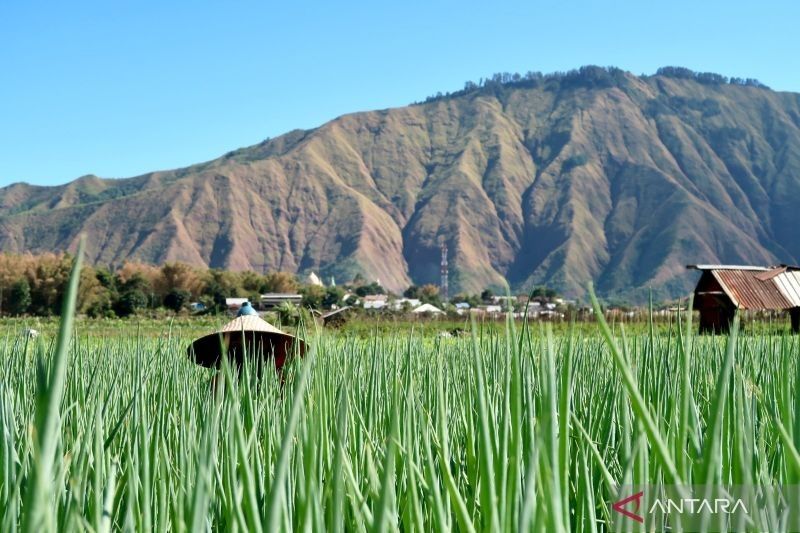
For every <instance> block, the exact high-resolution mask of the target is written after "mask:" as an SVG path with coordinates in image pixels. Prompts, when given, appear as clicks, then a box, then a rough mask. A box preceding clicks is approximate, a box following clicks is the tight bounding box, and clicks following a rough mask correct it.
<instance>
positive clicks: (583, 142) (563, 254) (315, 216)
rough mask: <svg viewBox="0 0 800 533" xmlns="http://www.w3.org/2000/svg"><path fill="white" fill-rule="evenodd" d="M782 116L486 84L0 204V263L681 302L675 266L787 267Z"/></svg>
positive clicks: (710, 88)
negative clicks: (210, 156) (84, 260)
mask: <svg viewBox="0 0 800 533" xmlns="http://www.w3.org/2000/svg"><path fill="white" fill-rule="evenodd" d="M798 200H800V95H798V94H795V93H785V92H775V91H772V90H770V89H768V88H766V87H764V86H763V85H760V84H759V83H757V82H755V81H752V80H746V81H743V80H738V79H732V80H728V79H727V78H723V77H722V76H718V75H714V74H696V73H693V72H691V71H688V70H686V69H680V68H665V69H661V70H660V71H659V72H658V73H657V74H656V75H652V76H634V75H632V74H630V73H627V72H623V71H621V70H619V69H614V68H608V69H605V68H599V67H584V68H582V69H580V70H577V71H572V72H569V73H564V74H552V75H546V76H542V75H540V74H529V75H526V76H517V75H514V76H510V75H501V76H495V77H494V78H492V79H490V80H486V81H482V82H481V83H480V84H473V83H468V84H467V86H466V87H465V89H464V90H462V91H458V92H456V93H453V94H449V95H443V96H442V95H440V96H437V97H434V98H430V99H428V100H427V101H425V102H423V103H418V104H414V105H410V106H407V107H401V108H396V109H388V110H382V111H371V112H363V113H355V114H351V115H345V116H342V117H339V118H337V119H335V120H332V121H331V122H328V123H327V124H324V125H322V126H320V127H319V128H316V129H313V130H308V131H300V130H297V131H292V132H289V133H287V134H285V135H282V136H280V137H277V138H275V139H271V140H267V141H264V142H262V143H260V144H258V145H255V146H251V147H248V148H243V149H240V150H236V151H234V152H230V153H228V154H226V155H225V156H223V157H221V158H219V159H215V160H213V161H209V162H206V163H202V164H198V165H194V166H191V167H187V168H183V169H179V170H172V171H165V172H153V173H150V174H145V175H143V176H138V177H134V178H129V179H100V178H97V177H95V176H85V177H82V178H80V179H77V180H75V181H73V182H71V183H68V184H66V185H63V186H57V187H36V186H31V185H27V184H24V183H18V184H13V185H10V186H8V187H5V188H3V189H0V249H2V250H4V251H14V252H21V251H33V252H39V251H47V250H60V249H69V248H70V247H72V246H74V245H75V243H76V241H77V239H78V236H79V234H80V233H86V234H88V236H89V238H88V247H87V252H88V258H89V260H91V261H93V262H95V263H102V264H111V265H118V264H121V263H122V262H123V261H125V260H127V259H137V260H142V261H147V262H153V263H161V262H164V261H171V260H180V261H185V262H188V263H191V264H194V265H210V266H212V267H223V268H228V269H235V270H244V269H253V270H256V271H265V270H286V271H293V272H308V271H311V270H313V271H316V272H319V273H321V274H322V275H323V277H325V278H327V277H328V276H335V277H336V279H338V280H340V281H341V280H348V279H350V278H352V277H353V275H354V274H356V273H362V274H363V275H364V276H365V277H366V278H367V279H375V278H378V279H379V280H380V281H381V283H383V284H384V285H385V286H387V287H389V288H390V289H393V290H401V289H403V288H404V287H406V286H408V285H409V284H411V283H412V282H413V283H418V284H419V283H430V282H433V283H437V282H438V279H439V259H440V253H439V242H440V239H443V240H444V241H445V242H446V243H447V244H448V247H449V262H450V286H451V293H454V292H455V291H456V290H463V291H470V292H473V291H478V290H480V289H482V288H484V287H486V286H496V287H499V286H501V285H502V284H503V283H504V280H507V281H508V282H509V283H510V285H511V287H512V288H513V289H520V290H521V289H526V288H530V287H532V286H534V285H539V284H547V285H548V286H551V287H554V288H558V289H560V290H561V291H563V292H564V293H566V294H568V295H573V296H576V295H582V294H583V293H584V289H585V284H586V282H587V281H589V280H594V281H595V285H596V287H597V289H598V292H599V293H600V294H602V295H606V296H608V295H615V296H620V297H627V298H630V299H635V300H641V299H642V298H643V297H646V292H645V291H642V290H641V289H642V288H644V287H652V288H653V289H654V290H655V294H656V296H658V297H672V296H677V295H684V294H686V293H687V292H688V291H689V290H690V289H691V288H692V286H693V283H694V281H695V279H694V276H693V275H692V274H691V273H687V272H686V270H685V265H686V264H687V263H696V262H706V263H716V262H728V263H753V264H775V263H797V262H798V261H800V232H798V231H797V228H798V227H800V209H798Z"/></svg>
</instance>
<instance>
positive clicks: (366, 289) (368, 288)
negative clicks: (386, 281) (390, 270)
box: [356, 281, 386, 298]
mask: <svg viewBox="0 0 800 533" xmlns="http://www.w3.org/2000/svg"><path fill="white" fill-rule="evenodd" d="M356 294H357V295H358V296H360V297H362V298H363V297H364V296H368V295H370V294H386V289H384V288H383V287H381V285H380V283H378V282H377V281H373V282H372V283H370V284H369V285H362V286H361V287H359V288H357V289H356Z"/></svg>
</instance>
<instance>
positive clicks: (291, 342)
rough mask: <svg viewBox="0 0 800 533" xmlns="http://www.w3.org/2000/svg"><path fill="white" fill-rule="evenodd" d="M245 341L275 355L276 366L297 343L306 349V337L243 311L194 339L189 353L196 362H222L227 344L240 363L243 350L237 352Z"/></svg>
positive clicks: (253, 347)
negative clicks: (210, 331) (220, 326)
mask: <svg viewBox="0 0 800 533" xmlns="http://www.w3.org/2000/svg"><path fill="white" fill-rule="evenodd" d="M220 341H221V343H222V344H220ZM243 342H245V343H247V345H248V349H249V351H250V352H251V353H253V352H258V353H261V354H263V355H265V356H269V355H272V356H274V359H275V366H276V368H280V367H281V366H283V362H284V359H285V358H286V355H287V354H288V353H290V352H291V351H292V350H293V348H294V346H295V344H297V347H298V353H299V354H300V355H303V353H304V352H305V342H304V341H303V340H301V339H298V338H297V337H295V336H294V335H290V334H289V333H286V332H285V331H281V330H279V329H278V328H276V327H275V326H273V325H272V324H270V323H269V322H267V321H266V320H264V319H262V318H261V317H259V316H258V315H243V316H238V317H236V318H235V319H233V320H231V321H230V322H228V323H227V324H225V325H224V326H223V327H222V328H221V329H219V330H217V331H215V332H214V333H210V334H208V335H205V336H203V337H200V338H199V339H197V340H195V341H194V342H192V344H191V345H190V346H189V348H188V349H187V353H188V355H189V357H190V358H193V359H194V361H195V362H196V363H197V364H199V365H203V366H208V367H212V366H217V365H218V364H219V362H220V358H221V357H222V348H223V346H224V348H225V350H226V351H227V352H228V353H229V354H232V357H233V358H234V359H235V360H236V361H235V362H237V364H241V360H240V359H241V357H242V353H241V350H240V351H239V352H240V353H238V354H237V353H235V352H236V351H237V349H238V348H239V347H241V344H242V343H243Z"/></svg>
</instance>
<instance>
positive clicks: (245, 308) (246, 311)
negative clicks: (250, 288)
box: [236, 302, 258, 316]
mask: <svg viewBox="0 0 800 533" xmlns="http://www.w3.org/2000/svg"><path fill="white" fill-rule="evenodd" d="M245 315H258V313H256V310H255V309H253V306H252V305H250V302H245V303H243V304H242V307H240V308H239V312H238V313H237V314H236V316H245Z"/></svg>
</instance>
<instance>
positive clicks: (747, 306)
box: [686, 265, 800, 333]
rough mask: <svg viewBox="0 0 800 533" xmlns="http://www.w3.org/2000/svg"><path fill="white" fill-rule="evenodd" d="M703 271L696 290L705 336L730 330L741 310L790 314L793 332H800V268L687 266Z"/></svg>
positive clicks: (702, 331) (781, 266)
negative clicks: (735, 314) (738, 310)
mask: <svg viewBox="0 0 800 533" xmlns="http://www.w3.org/2000/svg"><path fill="white" fill-rule="evenodd" d="M686 268H689V269H694V270H700V271H701V272H702V274H701V275H700V280H699V281H698V282H697V287H695V289H694V309H696V310H698V311H700V332H701V333H712V332H713V333H723V332H726V331H728V329H730V325H731V321H732V320H733V315H734V313H735V312H736V310H737V309H741V310H747V311H788V312H789V314H790V316H791V320H792V331H794V332H795V333H797V332H798V331H800V267H795V266H789V265H779V266H774V267H760V266H741V265H687V267H686Z"/></svg>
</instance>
